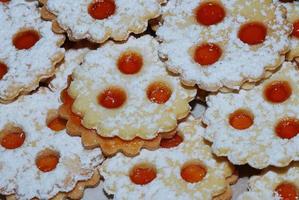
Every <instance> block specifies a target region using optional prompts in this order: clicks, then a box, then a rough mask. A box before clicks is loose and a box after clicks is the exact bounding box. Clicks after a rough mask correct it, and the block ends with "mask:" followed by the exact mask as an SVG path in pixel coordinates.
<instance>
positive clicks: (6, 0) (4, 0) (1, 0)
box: [0, 0, 10, 3]
mask: <svg viewBox="0 0 299 200" xmlns="http://www.w3.org/2000/svg"><path fill="white" fill-rule="evenodd" d="M9 1H10V0H0V2H2V3H7V2H9Z"/></svg>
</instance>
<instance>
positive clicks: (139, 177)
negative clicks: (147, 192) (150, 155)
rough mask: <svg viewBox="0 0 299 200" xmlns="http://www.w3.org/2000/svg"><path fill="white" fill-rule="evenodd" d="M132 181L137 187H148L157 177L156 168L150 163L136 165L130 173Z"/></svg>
mask: <svg viewBox="0 0 299 200" xmlns="http://www.w3.org/2000/svg"><path fill="white" fill-rule="evenodd" d="M129 176H130V179H131V181H132V182H133V183H134V184H136V185H146V184H148V183H150V182H152V181H153V180H154V179H155V178H156V177H157V171H156V168H155V166H153V165H151V164H149V163H141V164H137V165H135V166H134V167H133V168H132V169H131V170H130V172H129Z"/></svg>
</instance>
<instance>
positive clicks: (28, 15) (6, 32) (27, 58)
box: [0, 1, 64, 103]
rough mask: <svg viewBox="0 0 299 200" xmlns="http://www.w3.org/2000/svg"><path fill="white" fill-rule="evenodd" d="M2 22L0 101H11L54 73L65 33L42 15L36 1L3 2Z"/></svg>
mask: <svg viewBox="0 0 299 200" xmlns="http://www.w3.org/2000/svg"><path fill="white" fill-rule="evenodd" d="M0 26H1V27H4V28H2V30H1V38H0V49H1V52H0V103H9V102H11V101H13V100H14V99H16V98H17V96H19V95H20V94H27V93H29V92H31V91H32V90H34V89H36V88H37V87H38V84H39V82H40V81H41V80H43V79H45V78H49V77H51V76H53V75H54V72H55V65H56V64H57V63H59V62H60V61H61V60H62V59H63V57H64V49H62V48H60V46H61V45H62V43H63V42H64V36H63V35H57V34H54V33H53V32H52V31H51V23H50V22H45V21H43V20H41V19H40V14H39V10H38V8H37V3H36V2H31V3H29V2H25V1H18V2H17V1H11V2H8V3H5V4H3V3H0Z"/></svg>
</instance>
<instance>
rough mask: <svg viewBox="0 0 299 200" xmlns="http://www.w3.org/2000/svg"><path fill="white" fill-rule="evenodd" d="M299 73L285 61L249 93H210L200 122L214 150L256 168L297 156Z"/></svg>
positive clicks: (285, 161)
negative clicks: (202, 123)
mask: <svg viewBox="0 0 299 200" xmlns="http://www.w3.org/2000/svg"><path fill="white" fill-rule="evenodd" d="M298 76H299V72H298V68H297V66H296V65H295V64H292V63H289V62H285V63H284V64H283V65H282V67H281V69H280V70H279V71H277V72H276V73H275V74H274V75H272V76H271V77H270V78H269V79H267V80H265V81H263V82H262V83H260V84H259V85H258V86H256V87H254V88H253V89H251V90H249V91H246V90H241V91H240V92H239V93H229V94H223V93H219V94H216V95H210V96H209V97H208V99H207V105H208V108H207V111H206V113H205V114H204V117H203V121H204V123H205V124H206V125H207V128H206V131H205V134H204V136H205V138H206V139H207V140H209V141H211V142H213V144H212V149H213V152H214V153H215V154H216V155H217V156H227V157H228V159H229V160H230V161H231V162H232V163H233V164H237V165H242V164H246V163H248V164H249V165H251V166H252V167H254V168H259V169H262V168H265V167H267V166H269V165H274V166H277V167H283V166H287V165H288V164H289V163H290V162H291V161H292V160H298V152H299V149H298V143H299V135H297V134H298V133H299V121H298V117H299V113H298V109H297V107H298V104H299V99H298V96H297V95H296V94H297V93H298V87H297V85H298V84H299V79H298Z"/></svg>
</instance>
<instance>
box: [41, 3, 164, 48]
mask: <svg viewBox="0 0 299 200" xmlns="http://www.w3.org/2000/svg"><path fill="white" fill-rule="evenodd" d="M40 1H41V2H42V3H44V4H45V6H44V8H43V9H42V16H43V17H44V18H45V19H48V20H52V21H53V30H54V31H55V32H59V33H60V32H62V31H66V32H67V33H68V36H69V38H70V39H71V40H80V39H88V40H90V41H93V42H97V43H102V42H104V41H106V40H107V39H108V38H110V37H111V38H112V39H114V40H117V41H123V40H126V39H127V38H128V36H129V34H130V33H135V34H139V33H142V32H144V31H145V30H146V28H147V25H148V20H150V19H153V18H156V17H158V16H159V15H160V9H161V6H160V4H161V3H163V2H164V0H147V1H144V0H130V1H126V0H101V1H99V0H77V1H72V0H64V1H61V0H40Z"/></svg>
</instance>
